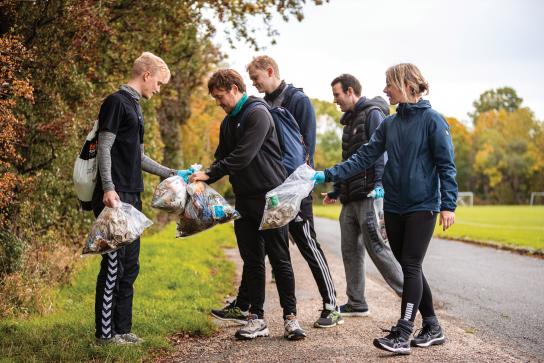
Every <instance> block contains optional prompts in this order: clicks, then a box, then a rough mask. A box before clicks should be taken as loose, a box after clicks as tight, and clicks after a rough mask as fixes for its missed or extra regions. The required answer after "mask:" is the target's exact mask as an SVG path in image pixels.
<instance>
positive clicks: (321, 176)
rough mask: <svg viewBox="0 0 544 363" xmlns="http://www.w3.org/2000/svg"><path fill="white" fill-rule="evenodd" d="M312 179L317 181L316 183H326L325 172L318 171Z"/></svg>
mask: <svg viewBox="0 0 544 363" xmlns="http://www.w3.org/2000/svg"><path fill="white" fill-rule="evenodd" d="M310 180H313V181H315V184H316V185H317V184H323V183H325V172H323V171H316V172H315V174H314V176H312V178H311V179H310Z"/></svg>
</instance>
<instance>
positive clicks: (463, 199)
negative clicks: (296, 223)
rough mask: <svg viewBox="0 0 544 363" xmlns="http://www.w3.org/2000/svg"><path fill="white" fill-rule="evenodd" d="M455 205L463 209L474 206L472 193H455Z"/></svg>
mask: <svg viewBox="0 0 544 363" xmlns="http://www.w3.org/2000/svg"><path fill="white" fill-rule="evenodd" d="M457 205H458V206H464V207H472V206H473V205H474V193H472V192H458V193H457Z"/></svg>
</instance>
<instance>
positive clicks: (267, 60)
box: [246, 55, 280, 79]
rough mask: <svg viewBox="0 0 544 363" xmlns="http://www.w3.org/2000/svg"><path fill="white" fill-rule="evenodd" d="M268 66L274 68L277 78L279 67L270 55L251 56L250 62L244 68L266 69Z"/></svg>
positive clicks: (278, 76)
mask: <svg viewBox="0 0 544 363" xmlns="http://www.w3.org/2000/svg"><path fill="white" fill-rule="evenodd" d="M268 67H272V69H273V70H274V75H275V76H276V78H277V79H279V78H280V69H279V68H278V63H276V61H275V60H274V59H273V58H272V57H269V56H267V55H260V56H258V57H255V58H253V60H252V61H251V63H249V64H248V65H247V66H246V70H247V71H248V72H249V69H250V68H255V69H260V70H262V71H266V70H267V69H268Z"/></svg>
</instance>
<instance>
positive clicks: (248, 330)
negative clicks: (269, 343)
mask: <svg viewBox="0 0 544 363" xmlns="http://www.w3.org/2000/svg"><path fill="white" fill-rule="evenodd" d="M268 335H269V332H268V327H267V326H266V322H265V321H264V320H263V319H259V318H258V317H257V315H255V314H250V315H249V316H248V318H247V324H246V325H245V326H244V327H243V328H240V329H239V330H238V331H237V332H236V334H234V336H235V337H236V339H240V340H250V339H255V338H257V337H267V336H268Z"/></svg>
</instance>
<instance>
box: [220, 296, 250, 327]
mask: <svg viewBox="0 0 544 363" xmlns="http://www.w3.org/2000/svg"><path fill="white" fill-rule="evenodd" d="M211 314H212V316H213V317H214V318H216V319H219V320H223V321H232V322H235V323H237V324H239V325H246V323H247V318H248V315H249V313H248V312H247V311H243V310H241V309H240V308H239V307H237V306H236V300H234V301H232V302H231V303H229V304H227V305H226V306H225V307H224V308H223V309H217V310H212V311H211Z"/></svg>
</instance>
